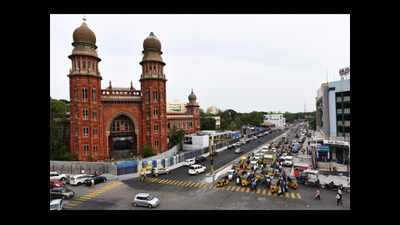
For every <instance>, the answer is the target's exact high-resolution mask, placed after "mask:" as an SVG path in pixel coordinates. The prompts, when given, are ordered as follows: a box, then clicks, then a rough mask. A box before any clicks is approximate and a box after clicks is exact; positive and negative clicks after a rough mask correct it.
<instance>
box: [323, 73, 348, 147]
mask: <svg viewBox="0 0 400 225" xmlns="http://www.w3.org/2000/svg"><path fill="white" fill-rule="evenodd" d="M346 75H347V74H346ZM350 100H351V98H350V78H348V79H347V77H345V76H342V75H341V80H338V81H333V82H327V83H323V84H322V85H321V87H320V88H319V89H318V91H317V97H316V109H317V110H316V127H317V130H318V131H320V132H322V133H323V134H324V135H325V136H326V137H342V139H345V140H349V139H350V123H351V122H350V121H351V111H350V103H351V101H350Z"/></svg>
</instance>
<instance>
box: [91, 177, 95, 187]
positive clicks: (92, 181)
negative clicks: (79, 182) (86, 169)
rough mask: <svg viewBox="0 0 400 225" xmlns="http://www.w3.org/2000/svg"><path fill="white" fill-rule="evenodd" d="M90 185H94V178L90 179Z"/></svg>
mask: <svg viewBox="0 0 400 225" xmlns="http://www.w3.org/2000/svg"><path fill="white" fill-rule="evenodd" d="M91 184H92V187H94V179H92V180H91Z"/></svg>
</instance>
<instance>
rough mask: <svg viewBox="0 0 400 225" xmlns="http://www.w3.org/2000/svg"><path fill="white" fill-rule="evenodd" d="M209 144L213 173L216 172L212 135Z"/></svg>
mask: <svg viewBox="0 0 400 225" xmlns="http://www.w3.org/2000/svg"><path fill="white" fill-rule="evenodd" d="M209 142H210V143H209V145H210V171H211V175H212V174H213V173H214V161H213V155H214V152H213V140H212V137H210V139H209Z"/></svg>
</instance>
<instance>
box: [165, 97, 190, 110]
mask: <svg viewBox="0 0 400 225" xmlns="http://www.w3.org/2000/svg"><path fill="white" fill-rule="evenodd" d="M167 112H186V107H185V103H182V102H180V101H179V100H174V101H172V102H167Z"/></svg>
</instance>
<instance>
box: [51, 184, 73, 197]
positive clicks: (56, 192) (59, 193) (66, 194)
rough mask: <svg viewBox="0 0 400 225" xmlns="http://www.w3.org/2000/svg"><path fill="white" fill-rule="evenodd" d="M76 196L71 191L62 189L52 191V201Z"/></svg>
mask: <svg viewBox="0 0 400 225" xmlns="http://www.w3.org/2000/svg"><path fill="white" fill-rule="evenodd" d="M74 196H75V192H74V191H72V190H71V189H68V188H64V187H60V188H53V189H50V199H59V198H61V199H70V198H73V197H74Z"/></svg>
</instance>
